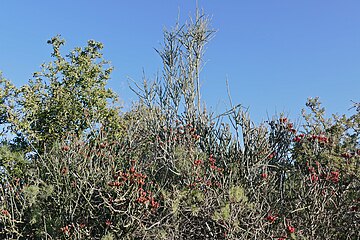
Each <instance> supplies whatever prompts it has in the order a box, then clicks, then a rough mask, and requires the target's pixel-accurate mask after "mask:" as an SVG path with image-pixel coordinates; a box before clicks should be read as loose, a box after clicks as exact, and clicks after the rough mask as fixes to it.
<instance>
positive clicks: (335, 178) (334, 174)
mask: <svg viewBox="0 0 360 240" xmlns="http://www.w3.org/2000/svg"><path fill="white" fill-rule="evenodd" d="M329 179H330V180H331V181H332V182H333V183H337V182H338V181H339V172H338V171H332V172H330V177H329Z"/></svg>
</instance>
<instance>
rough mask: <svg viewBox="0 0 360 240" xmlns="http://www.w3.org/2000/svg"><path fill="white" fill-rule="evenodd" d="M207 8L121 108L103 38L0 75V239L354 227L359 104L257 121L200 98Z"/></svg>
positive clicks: (283, 234) (297, 235) (261, 235)
mask: <svg viewBox="0 0 360 240" xmlns="http://www.w3.org/2000/svg"><path fill="white" fill-rule="evenodd" d="M212 35H213V31H212V30H211V29H210V28H209V22H208V19H207V18H206V17H205V16H202V15H199V14H197V15H196V17H195V19H194V20H193V21H190V22H189V23H188V24H185V25H183V26H179V25H177V26H176V27H175V28H174V29H172V30H171V31H167V30H166V31H165V34H164V47H163V49H161V50H158V53H159V55H160V57H161V59H162V61H163V64H164V68H163V69H164V71H163V76H162V77H161V78H159V79H158V80H157V81H155V82H152V83H149V82H146V81H144V85H143V86H142V87H141V86H139V85H136V86H137V89H135V88H133V90H134V91H135V92H136V93H137V94H138V96H139V101H138V103H136V104H134V106H133V107H132V109H131V110H130V111H128V112H125V113H121V112H120V110H119V108H117V107H116V105H110V104H109V102H110V101H109V100H114V101H116V96H115V95H114V93H113V92H112V91H111V90H108V89H106V88H105V86H106V80H107V79H108V78H109V76H110V72H111V68H106V69H104V67H106V64H107V63H106V61H104V60H103V59H102V55H101V53H100V50H101V48H102V45H101V44H100V43H97V42H94V41H89V42H88V45H87V46H86V47H85V48H83V49H82V48H76V49H75V50H74V51H72V52H71V53H70V54H68V55H67V58H64V57H62V55H61V54H60V46H61V45H62V44H63V43H64V42H63V40H61V39H60V38H59V37H55V38H53V39H52V40H50V41H49V43H50V44H52V46H53V50H54V51H53V54H52V55H53V57H54V58H55V60H54V61H53V62H51V63H49V64H46V65H44V66H43V70H42V71H41V72H40V73H36V74H35V76H34V77H35V80H33V81H31V82H29V84H28V85H25V86H23V87H21V88H16V87H15V86H14V85H12V84H11V83H10V82H9V81H8V80H5V79H3V78H2V80H1V91H0V94H1V95H0V114H1V115H0V123H1V124H3V125H4V127H5V128H4V130H5V132H6V133H5V135H3V136H8V135H9V134H10V133H12V134H15V135H14V136H15V137H14V139H12V140H10V141H9V140H7V141H5V140H4V141H3V143H2V144H1V148H0V175H1V181H0V191H1V199H0V211H1V212H0V237H1V238H2V239H140V238H141V239H142V238H144V239H358V238H360V233H359V230H358V229H359V228H360V226H359V225H360V213H359V207H360V182H359V177H360V173H359V171H360V166H359V165H360V161H359V160H360V147H359V131H360V108H359V107H358V108H357V109H355V111H354V113H353V115H351V116H350V117H347V116H336V115H334V116H333V117H331V118H329V119H326V118H325V115H324V109H323V108H322V107H321V104H320V102H319V99H318V98H315V99H309V100H308V102H307V107H308V109H309V110H310V111H309V112H308V113H307V112H306V111H304V112H303V116H304V123H303V124H301V126H298V127H296V126H295V125H294V123H293V122H291V121H290V120H289V119H287V118H286V117H285V116H283V115H280V116H278V117H274V118H273V119H270V120H269V121H267V122H264V123H262V124H260V125H258V126H257V125H255V124H254V123H253V122H252V121H251V120H250V117H249V114H248V112H247V111H246V109H244V108H243V107H242V106H241V105H236V106H233V107H231V108H230V109H229V110H228V111H226V112H225V113H223V114H220V115H218V116H214V114H213V113H209V112H207V110H206V108H205V107H202V106H201V98H200V88H199V79H200V78H199V73H200V69H201V59H202V56H203V53H204V46H205V44H206V43H207V42H208V41H209V40H210V39H211V37H212ZM4 139H5V138H4Z"/></svg>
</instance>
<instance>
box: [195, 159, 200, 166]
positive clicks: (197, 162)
mask: <svg viewBox="0 0 360 240" xmlns="http://www.w3.org/2000/svg"><path fill="white" fill-rule="evenodd" d="M200 164H202V161H201V160H200V159H198V160H195V161H194V165H195V166H199V165H200Z"/></svg>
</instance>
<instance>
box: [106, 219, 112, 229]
mask: <svg viewBox="0 0 360 240" xmlns="http://www.w3.org/2000/svg"><path fill="white" fill-rule="evenodd" d="M105 224H106V226H108V227H109V226H111V221H110V220H109V219H106V221H105Z"/></svg>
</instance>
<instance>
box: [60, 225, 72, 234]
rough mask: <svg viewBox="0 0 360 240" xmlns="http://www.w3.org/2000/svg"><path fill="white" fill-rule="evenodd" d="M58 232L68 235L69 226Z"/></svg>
mask: <svg viewBox="0 0 360 240" xmlns="http://www.w3.org/2000/svg"><path fill="white" fill-rule="evenodd" d="M60 230H61V231H62V232H63V233H64V234H66V235H69V233H70V229H69V226H67V225H66V226H65V227H62V228H60Z"/></svg>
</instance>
